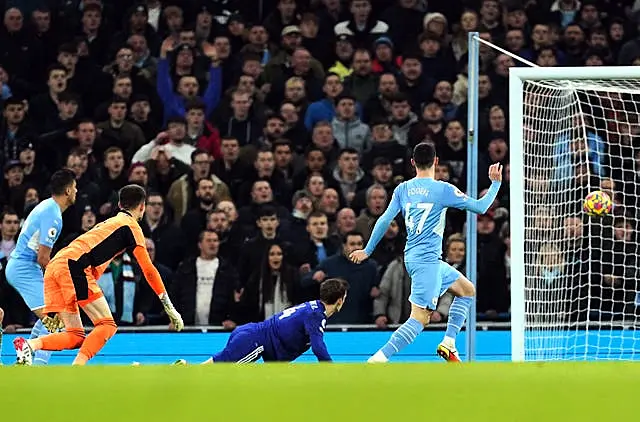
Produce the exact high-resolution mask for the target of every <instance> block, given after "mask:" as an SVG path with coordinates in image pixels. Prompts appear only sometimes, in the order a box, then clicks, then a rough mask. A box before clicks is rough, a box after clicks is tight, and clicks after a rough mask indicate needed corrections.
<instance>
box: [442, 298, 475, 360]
mask: <svg viewBox="0 0 640 422" xmlns="http://www.w3.org/2000/svg"><path fill="white" fill-rule="evenodd" d="M472 300H473V297H470V296H465V297H455V298H454V299H453V302H452V303H451V308H449V321H448V322H447V331H446V332H445V334H444V335H445V337H444V338H445V343H447V345H448V346H454V347H455V339H456V337H457V336H458V333H459V332H460V330H461V329H462V326H463V325H464V320H465V319H467V314H468V313H469V307H471V301H472ZM449 343H452V344H449Z"/></svg>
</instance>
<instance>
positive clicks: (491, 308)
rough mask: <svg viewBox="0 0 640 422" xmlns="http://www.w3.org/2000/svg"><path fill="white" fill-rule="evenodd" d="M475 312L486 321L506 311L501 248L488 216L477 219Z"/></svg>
mask: <svg viewBox="0 0 640 422" xmlns="http://www.w3.org/2000/svg"><path fill="white" fill-rule="evenodd" d="M477 253H478V264H479V265H478V282H477V284H478V312H481V313H485V316H486V317H487V318H489V319H495V318H496V317H497V316H498V314H500V313H502V312H506V311H507V310H508V309H509V293H508V292H509V290H508V286H507V285H506V283H505V279H506V277H505V268H504V246H503V243H502V242H501V241H500V238H499V237H498V234H497V233H496V225H495V222H494V221H493V214H492V213H491V212H489V213H487V214H483V215H479V216H478V252H477Z"/></svg>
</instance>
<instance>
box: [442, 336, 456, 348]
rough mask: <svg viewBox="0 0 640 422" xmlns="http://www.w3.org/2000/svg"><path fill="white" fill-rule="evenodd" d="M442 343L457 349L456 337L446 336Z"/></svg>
mask: <svg viewBox="0 0 640 422" xmlns="http://www.w3.org/2000/svg"><path fill="white" fill-rule="evenodd" d="M442 344H444V345H445V346H447V347H449V348H451V349H455V348H456V339H454V338H453V337H449V336H444V340H442Z"/></svg>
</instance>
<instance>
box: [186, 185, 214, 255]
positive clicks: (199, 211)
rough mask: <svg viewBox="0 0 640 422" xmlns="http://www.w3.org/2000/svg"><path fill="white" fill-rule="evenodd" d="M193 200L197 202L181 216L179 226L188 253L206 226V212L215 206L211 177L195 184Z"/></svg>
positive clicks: (192, 250) (191, 250)
mask: <svg viewBox="0 0 640 422" xmlns="http://www.w3.org/2000/svg"><path fill="white" fill-rule="evenodd" d="M195 200H196V201H197V204H195V206H194V207H192V208H191V209H190V210H189V211H187V213H186V214H185V215H184V217H182V220H181V222H180V227H181V228H182V231H183V233H184V236H185V240H186V242H187V245H188V246H187V250H188V251H189V252H188V253H189V254H191V252H196V249H195V248H194V247H193V246H192V245H197V244H198V235H199V234H200V233H201V232H202V231H203V230H204V229H205V228H206V226H207V221H206V218H207V213H208V212H209V211H212V210H213V209H214V206H215V202H216V197H215V187H214V184H213V181H212V180H211V179H207V178H202V179H200V180H198V182H197V184H196V192H195Z"/></svg>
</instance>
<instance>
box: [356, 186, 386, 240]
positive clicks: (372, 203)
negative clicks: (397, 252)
mask: <svg viewBox="0 0 640 422" xmlns="http://www.w3.org/2000/svg"><path fill="white" fill-rule="evenodd" d="M366 199H367V208H366V209H365V210H363V211H362V213H361V214H360V215H359V216H358V218H357V219H356V231H358V232H359V233H361V234H362V236H363V237H364V239H365V241H367V240H369V236H371V232H372V231H373V226H374V224H376V221H377V220H378V217H380V216H381V215H382V213H383V212H384V210H385V208H386V207H387V202H388V199H387V191H386V189H385V188H384V186H382V185H379V184H374V185H371V186H369V187H368V188H367V193H366Z"/></svg>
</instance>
